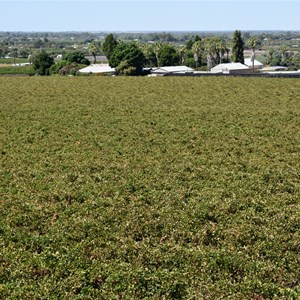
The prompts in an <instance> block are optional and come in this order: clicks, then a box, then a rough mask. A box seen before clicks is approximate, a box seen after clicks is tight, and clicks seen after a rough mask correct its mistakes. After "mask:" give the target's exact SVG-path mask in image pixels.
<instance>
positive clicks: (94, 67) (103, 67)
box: [79, 64, 116, 74]
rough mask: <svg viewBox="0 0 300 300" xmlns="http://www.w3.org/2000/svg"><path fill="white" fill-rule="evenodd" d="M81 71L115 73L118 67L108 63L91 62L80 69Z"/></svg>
mask: <svg viewBox="0 0 300 300" xmlns="http://www.w3.org/2000/svg"><path fill="white" fill-rule="evenodd" d="M79 72H80V73H86V74H88V73H94V74H100V73H115V72H116V69H115V68H111V67H110V66H109V65H108V64H91V65H89V66H87V67H85V68H83V69H80V70H79Z"/></svg>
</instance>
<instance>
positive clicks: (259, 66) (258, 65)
mask: <svg viewBox="0 0 300 300" xmlns="http://www.w3.org/2000/svg"><path fill="white" fill-rule="evenodd" d="M244 65H245V66H247V67H249V68H250V69H253V61H252V59H251V58H245V61H244ZM263 67H264V65H263V64H262V63H261V62H260V61H258V60H256V59H254V70H260V69H262V68H263Z"/></svg>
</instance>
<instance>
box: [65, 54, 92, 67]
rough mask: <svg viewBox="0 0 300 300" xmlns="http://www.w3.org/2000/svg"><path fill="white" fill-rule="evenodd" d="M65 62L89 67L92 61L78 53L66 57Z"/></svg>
mask: <svg viewBox="0 0 300 300" xmlns="http://www.w3.org/2000/svg"><path fill="white" fill-rule="evenodd" d="M63 60H66V61H67V62H69V63H77V64H81V65H87V66H88V65H89V64H90V61H89V60H88V59H86V58H85V57H84V54H83V53H81V52H78V51H75V52H71V53H68V54H66V55H64V57H63Z"/></svg>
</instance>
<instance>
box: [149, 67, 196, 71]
mask: <svg viewBox="0 0 300 300" xmlns="http://www.w3.org/2000/svg"><path fill="white" fill-rule="evenodd" d="M193 71H194V70H193V69H192V68H189V67H186V66H168V67H158V68H153V69H152V71H151V73H178V72H193Z"/></svg>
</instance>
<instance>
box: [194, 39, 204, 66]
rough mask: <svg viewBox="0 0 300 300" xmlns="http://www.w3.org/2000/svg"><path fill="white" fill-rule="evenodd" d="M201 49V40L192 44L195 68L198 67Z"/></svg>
mask: <svg viewBox="0 0 300 300" xmlns="http://www.w3.org/2000/svg"><path fill="white" fill-rule="evenodd" d="M201 50H202V44H201V41H196V42H195V43H194V44H193V46H192V51H193V54H194V59H195V63H196V68H198V67H199V58H200V55H201Z"/></svg>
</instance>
